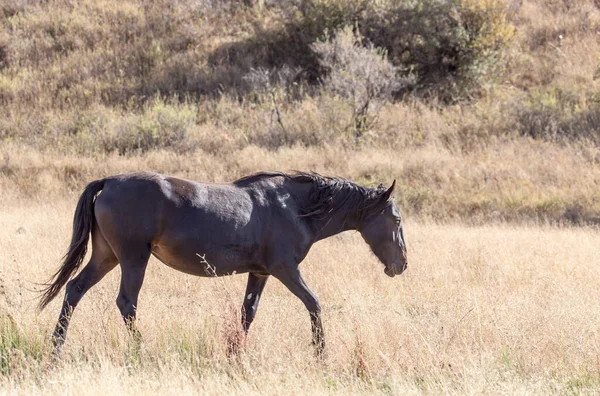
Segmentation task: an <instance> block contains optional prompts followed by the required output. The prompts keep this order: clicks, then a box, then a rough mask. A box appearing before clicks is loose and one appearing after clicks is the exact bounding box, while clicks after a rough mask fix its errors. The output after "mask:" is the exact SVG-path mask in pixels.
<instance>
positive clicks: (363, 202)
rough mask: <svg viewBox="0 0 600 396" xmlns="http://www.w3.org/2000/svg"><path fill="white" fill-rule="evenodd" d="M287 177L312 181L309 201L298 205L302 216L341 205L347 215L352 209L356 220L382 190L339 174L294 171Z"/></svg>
mask: <svg viewBox="0 0 600 396" xmlns="http://www.w3.org/2000/svg"><path fill="white" fill-rule="evenodd" d="M286 176H287V177H288V178H290V179H292V180H294V181H297V182H301V183H312V184H313V186H312V190H311V192H310V202H311V203H310V205H307V206H305V207H304V208H302V214H301V216H302V217H314V218H324V217H326V216H327V215H329V214H332V213H334V212H336V211H338V210H340V209H342V208H346V209H347V215H348V214H350V213H353V214H355V215H356V216H357V218H356V220H357V221H358V222H360V221H362V219H363V218H364V217H365V216H366V215H367V214H368V213H369V212H370V210H371V209H373V208H374V207H375V206H376V205H377V204H378V203H379V200H380V197H381V195H382V194H383V193H384V192H385V191H386V189H385V188H384V187H383V186H381V185H380V186H379V187H378V188H368V187H363V186H360V185H358V184H356V183H354V182H353V181H351V180H348V179H345V178H342V177H328V176H322V175H319V174H318V173H315V172H299V171H296V172H294V173H293V174H291V175H286Z"/></svg>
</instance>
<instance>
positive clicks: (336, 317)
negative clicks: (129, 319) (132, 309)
mask: <svg viewBox="0 0 600 396" xmlns="http://www.w3.org/2000/svg"><path fill="white" fill-rule="evenodd" d="M340 32H343V33H340ZM599 34H600V8H599V6H598V2H597V1H595V0H576V1H575V0H546V1H542V0H512V1H509V0H439V1H438V0H417V1H402V0H384V1H377V2H371V1H365V0H286V1H281V2H275V1H269V0H264V1H263V0H259V1H243V2H242V1H234V0H228V1H209V0H179V1H171V0H156V1H152V2H147V1H141V0H121V1H116V0H102V1H92V0H80V1H71V0H50V1H45V2H39V1H32V0H0V222H1V223H2V228H1V229H0V241H1V242H0V248H1V249H0V252H1V253H0V294H2V298H0V304H1V305H2V306H1V308H0V312H1V315H0V389H1V390H2V391H6V392H16V393H27V394H32V393H44V394H45V393H65V392H66V393H79V392H85V393H86V394H87V393H94V392H96V393H99V394H106V392H117V393H133V392H135V393H139V392H144V393H150V392H155V391H161V392H165V393H174V394H179V393H181V391H184V392H186V393H197V392H199V391H206V392H210V393H226V392H227V393H239V394H247V393H273V394H281V393H290V392H292V393H309V392H313V391H316V392H319V393H340V394H348V393H386V394H405V393H414V394H420V393H458V394H465V393H478V394H479V393H489V394H498V393H511V394H514V393H537V394H548V393H566V394H579V393H599V391H598V389H599V387H600V363H599V361H600V349H599V348H600V346H599V345H600V344H598V340H597V337H598V334H597V333H598V329H599V325H600V309H599V308H600V307H599V304H600V303H599V302H598V301H599V300H598V298H597V297H598V296H597V294H598V293H597V290H598V284H599V282H600V270H599V268H600V267H598V263H599V262H600V261H599V257H598V253H597V251H598V249H597V246H598V245H599V242H600V234H598V231H597V229H596V228H595V227H596V226H597V224H600V189H599V188H598V186H599V185H600V153H599V150H598V149H599V147H600V133H599V131H600V87H599V84H600V83H599V82H598V79H597V77H598V76H600V64H599V57H600V40H598V35H599ZM142 169H150V170H155V171H159V172H163V173H167V174H173V175H179V176H183V177H187V178H191V179H197V180H205V181H225V180H232V179H235V178H236V177H239V176H242V175H245V174H248V173H250V172H254V171H257V170H260V169H265V170H284V171H285V170H290V169H302V170H315V171H319V172H321V173H323V174H336V175H340V176H345V177H350V178H352V179H354V180H356V181H358V182H360V183H362V184H366V185H376V184H379V183H380V182H384V183H389V182H390V181H391V180H392V179H393V178H396V179H397V180H398V184H399V187H400V188H399V189H398V193H397V196H396V199H397V201H398V202H399V204H400V206H401V208H402V210H403V213H404V215H405V217H406V218H407V219H408V222H407V224H406V234H407V238H408V247H409V255H410V267H409V270H408V271H407V273H406V274H405V275H403V276H402V277H401V278H397V279H394V280H390V279H388V278H387V277H385V276H384V275H383V271H382V268H380V267H381V266H380V265H379V264H378V263H376V262H375V259H374V257H373V256H372V255H371V254H370V253H369V252H368V249H367V247H366V245H365V244H364V243H362V241H361V240H360V237H359V236H358V235H353V234H348V235H342V236H340V237H336V238H333V239H331V240H328V241H324V242H322V243H320V244H318V245H317V246H315V248H314V250H313V251H312V252H311V253H310V255H309V257H308V258H307V261H306V262H305V263H304V264H303V268H304V272H305V274H306V276H305V277H306V278H307V281H308V283H309V284H310V285H311V286H312V287H313V288H314V290H315V291H316V292H317V294H318V295H319V296H320V298H321V302H322V304H323V311H324V320H325V323H324V324H325V331H326V335H327V337H328V347H329V354H328V356H327V358H326V359H325V361H324V362H321V363H317V361H316V360H315V358H314V356H313V354H312V350H311V349H310V347H309V342H310V334H309V333H310V326H309V321H308V315H307V314H306V312H304V309H303V308H302V306H301V303H300V302H299V301H298V300H297V299H296V298H295V297H293V296H292V295H291V294H289V292H287V291H286V290H284V288H283V287H282V286H281V285H280V284H278V283H277V282H276V281H272V282H270V283H269V285H268V286H267V290H266V292H265V297H264V299H263V301H262V302H261V307H260V309H259V313H258V316H257V320H256V321H255V325H254V327H253V329H252V331H251V335H250V337H249V340H248V344H247V346H246V349H245V350H244V352H243V353H242V354H241V355H240V356H239V358H238V359H237V360H235V361H230V360H228V359H227V357H226V344H227V340H228V339H230V337H231V336H232V333H235V328H236V327H235V326H236V324H237V321H238V315H239V312H238V310H239V307H238V305H239V304H240V303H241V297H242V293H243V288H244V286H245V285H244V281H245V277H243V276H236V277H231V278H227V279H222V280H209V279H198V278H193V277H189V276H187V275H184V274H180V273H176V272H174V271H172V270H170V269H168V268H166V267H165V266H162V265H161V264H159V263H157V262H156V261H152V264H151V266H150V269H149V271H148V276H147V282H146V283H145V286H144V288H143V289H142V294H141V297H140V307H139V308H140V311H139V312H140V320H141V324H140V326H141V329H142V331H143V335H144V341H143V343H142V344H141V345H140V346H138V345H136V344H135V343H132V342H130V340H129V339H128V337H127V335H126V332H125V329H124V327H123V326H122V324H121V319H120V318H119V315H118V310H117V309H116V307H115V304H114V299H115V297H116V291H117V282H118V279H119V273H118V272H119V271H118V270H115V271H113V273H111V274H110V275H109V276H107V278H105V280H104V281H103V282H102V283H101V284H100V285H99V286H98V287H96V288H94V289H92V291H90V292H89V294H88V295H86V297H85V298H84V299H83V301H82V303H81V304H80V307H79V308H78V310H77V313H76V315H75V319H74V320H73V326H72V330H70V334H69V339H68V341H67V346H66V350H65V356H64V359H63V360H62V361H60V362H59V363H56V362H52V361H51V360H50V359H49V355H48V352H49V350H50V343H49V339H48V335H49V332H50V330H51V328H52V326H53V325H54V322H55V320H56V317H55V316H56V315H57V314H58V305H57V304H58V303H57V302H55V303H53V304H52V305H51V306H50V307H49V309H47V310H46V311H44V312H43V313H41V314H38V313H37V312H35V310H34V307H35V305H36V303H37V300H36V299H37V297H38V294H36V293H35V292H34V291H32V290H33V289H36V288H37V286H36V282H42V281H45V280H46V279H47V276H48V275H49V274H50V273H52V272H53V270H54V269H55V268H56V266H57V265H58V261H59V258H60V256H61V255H62V254H63V253H64V248H65V247H66V245H67V241H68V238H69V236H70V223H71V220H72V213H73V210H74V206H75V202H76V198H77V196H78V194H79V193H80V191H81V189H82V187H83V186H84V185H85V184H86V183H87V182H89V181H90V180H92V179H95V178H99V177H103V176H106V175H110V174H115V173H121V172H127V171H134V170H142ZM338 265H344V266H345V267H346V268H349V270H348V271H347V272H343V271H342V272H340V271H338V270H337V268H338ZM333 280H335V281H333ZM234 335H235V334H234Z"/></svg>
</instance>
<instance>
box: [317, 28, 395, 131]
mask: <svg viewBox="0 0 600 396" xmlns="http://www.w3.org/2000/svg"><path fill="white" fill-rule="evenodd" d="M362 41H363V39H362V37H361V36H360V34H359V33H357V32H355V31H354V30H353V29H352V27H350V26H346V27H345V28H343V29H341V30H339V31H337V32H336V34H335V36H334V37H327V38H326V39H325V40H324V41H317V42H316V43H315V44H313V45H312V49H313V51H315V52H316V53H317V54H318V55H319V57H320V63H321V65H322V66H323V67H324V68H325V69H326V70H327V72H328V74H327V76H326V77H325V79H324V83H325V89H328V90H331V91H333V92H334V93H335V94H337V95H339V96H341V97H343V98H345V99H346V100H347V101H348V102H349V104H350V107H351V108H352V122H351V127H352V128H353V130H354V132H355V137H356V138H357V139H358V138H360V136H361V135H362V134H363V133H364V132H365V131H367V130H369V129H370V128H371V127H372V126H373V124H374V123H375V122H376V120H377V117H378V115H379V111H380V109H381V107H382V105H383V104H384V103H385V102H386V101H388V100H390V98H391V97H392V93H393V92H394V91H395V90H397V89H398V88H399V85H400V84H399V81H398V79H397V77H396V68H395V67H394V65H392V64H391V63H390V62H389V61H388V59H387V54H386V51H385V50H384V49H381V48H375V47H374V46H373V45H372V44H367V45H366V46H365V45H363V42H362Z"/></svg>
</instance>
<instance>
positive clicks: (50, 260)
mask: <svg viewBox="0 0 600 396" xmlns="http://www.w3.org/2000/svg"><path fill="white" fill-rule="evenodd" d="M74 205H75V197H71V198H70V199H63V200H58V201H54V202H49V203H42V202H27V201H24V202H15V201H12V200H4V199H3V200H2V202H1V203H0V207H1V210H0V217H1V218H2V229H1V231H0V240H1V241H2V252H1V259H0V263H2V265H1V266H0V282H1V284H0V292H1V294H2V299H1V300H0V301H1V304H2V307H1V311H2V322H1V327H0V359H1V360H0V373H1V375H0V389H2V391H3V392H7V393H22V394H49V393H50V394H65V393H67V394H79V393H85V394H107V393H111V394H114V393H123V394H140V393H144V394H146V393H155V392H161V393H165V394H180V393H181V392H182V391H183V392H186V393H204V392H206V393H210V394H222V393H234V394H248V393H264V394H290V393H292V394H302V393H313V392H316V393H334V394H360V393H378V394H422V393H426V394H429V393H434V394H437V393H450V394H499V393H500V394H515V393H519V394H523V393H529V394H548V393H562V394H580V393H585V394H594V393H597V392H598V389H599V388H598V386H599V385H600V383H599V376H600V340H599V334H598V330H599V328H600V300H599V299H598V284H599V283H600V267H599V266H598V262H599V260H600V253H599V251H598V245H600V233H599V232H598V231H597V230H596V229H591V228H555V227H543V226H511V225H505V224H504V225H503V224H497V225H494V226H485V227H467V226H464V225H457V224H447V225H440V224H436V223H427V222H414V221H410V220H409V221H408V222H407V224H406V225H405V230H406V238H407V241H408V244H409V245H408V246H409V255H410V256H409V257H410V266H409V269H408V271H407V272H406V273H405V274H404V275H402V276H400V277H396V278H394V279H390V278H388V277H387V276H385V275H384V274H383V266H382V265H381V264H380V263H379V262H378V261H377V260H376V258H375V257H374V256H373V255H372V254H371V253H370V252H369V250H368V247H367V246H366V244H365V243H364V242H362V239H361V238H360V236H359V235H358V234H357V233H346V234H341V235H340V236H337V237H333V238H331V239H329V240H325V241H323V242H320V243H318V244H317V245H315V246H314V248H313V250H312V251H311V252H310V254H309V256H308V257H307V259H306V260H305V262H304V263H303V265H302V270H303V272H304V273H305V278H306V280H307V282H308V284H309V285H310V286H311V287H312V288H313V289H314V290H315V291H316V293H317V294H318V295H319V297H320V299H321V302H322V305H323V313H324V325H325V331H326V337H327V341H328V354H327V357H326V358H325V359H324V361H318V360H317V359H316V358H315V356H314V354H313V350H312V347H311V345H310V325H309V320H308V314H307V313H306V312H305V310H304V307H303V306H302V304H301V302H300V301H299V300H297V299H296V297H294V296H293V295H291V294H290V293H289V292H288V291H287V290H286V289H285V288H284V287H283V286H282V285H281V284H279V283H278V281H276V280H271V281H270V283H269V284H268V285H267V288H266V290H265V294H264V297H263V299H262V301H261V306H260V309H259V312H258V315H257V319H256V321H255V322H254V326H253V328H252V329H251V332H250V335H249V337H248V339H247V342H246V346H245V348H244V350H243V351H242V352H241V353H240V354H239V356H238V357H236V358H228V357H227V354H226V345H227V340H228V339H231V337H232V336H235V331H236V330H235V329H236V325H237V321H238V315H239V313H238V310H239V305H240V303H241V299H242V297H243V290H244V287H245V276H243V275H237V276H233V277H227V278H219V279H204V278H195V277H191V276H188V275H185V274H182V273H178V272H175V271H174V270H171V269H169V268H167V267H166V266H164V265H162V264H161V263H160V262H158V261H157V260H155V259H152V261H151V264H150V266H149V270H148V273H147V276H146V282H145V284H144V288H143V289H142V293H141V296H140V305H139V311H138V312H139V323H140V329H141V331H142V333H143V341H142V343H141V344H139V345H138V344H136V343H135V342H133V341H132V340H130V339H129V337H128V335H127V332H126V330H125V327H124V326H123V324H122V322H121V318H120V316H119V313H118V309H117V308H116V305H115V302H114V301H115V298H116V293H117V290H118V281H119V277H120V273H119V270H118V268H117V269H115V270H114V271H113V272H112V273H110V274H109V275H108V276H107V277H106V278H105V279H104V280H103V281H102V282H101V283H100V284H99V285H97V286H96V287H95V288H93V289H92V290H91V291H90V292H89V293H88V294H87V295H86V296H85V298H84V299H83V301H82V303H81V304H80V305H79V306H78V308H77V310H76V312H75V314H74V319H73V321H72V327H71V331H70V334H69V337H68V339H67V344H66V347H65V350H64V356H63V358H62V359H61V360H60V361H58V362H56V361H53V360H52V359H51V358H50V354H49V352H50V349H51V347H50V342H49V334H50V332H51V330H52V327H53V326H54V323H55V320H56V316H57V315H58V309H59V302H57V301H55V302H53V303H52V304H51V305H50V306H49V307H48V308H47V309H46V310H45V311H43V312H42V313H41V314H38V313H37V312H36V309H35V306H36V303H37V297H38V295H37V294H36V293H35V292H34V291H33V290H35V289H36V288H37V285H36V282H41V281H44V280H46V278H47V276H48V274H50V273H51V272H52V271H53V270H54V269H55V268H56V266H57V264H58V260H59V257H60V256H61V254H62V253H63V249H65V246H66V243H67V242H68V238H69V237H70V227H71V219H72V211H73V208H74ZM341 267H343V268H344V270H343V271H342V270H340V268H341Z"/></svg>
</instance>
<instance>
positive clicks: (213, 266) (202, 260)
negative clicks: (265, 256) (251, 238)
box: [152, 242, 260, 277]
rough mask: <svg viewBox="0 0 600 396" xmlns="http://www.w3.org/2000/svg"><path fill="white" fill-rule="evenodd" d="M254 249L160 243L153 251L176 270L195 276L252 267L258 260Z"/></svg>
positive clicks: (235, 246)
mask: <svg viewBox="0 0 600 396" xmlns="http://www.w3.org/2000/svg"><path fill="white" fill-rule="evenodd" d="M255 252H256V249H255V248H253V247H250V246H244V245H235V244H232V245H226V246H220V247H215V246H213V247H209V246H206V244H205V243H198V242H195V243H192V242H190V243H177V244H173V245H170V244H168V243H159V244H156V245H154V246H153V248H152V254H154V256H155V257H156V258H158V259H159V260H160V261H162V262H163V263H164V264H166V265H168V266H169V267H171V268H174V269H176V270H179V271H182V272H185V273H188V274H192V275H196V276H206V277H212V276H222V275H230V274H233V273H243V272H248V271H251V270H253V269H254V268H255V267H257V266H259V265H257V264H258V262H259V261H260V260H258V259H257V258H256V254H255Z"/></svg>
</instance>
